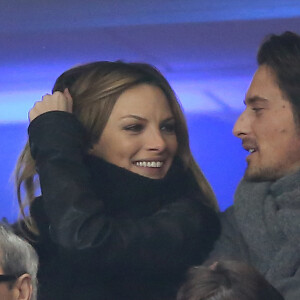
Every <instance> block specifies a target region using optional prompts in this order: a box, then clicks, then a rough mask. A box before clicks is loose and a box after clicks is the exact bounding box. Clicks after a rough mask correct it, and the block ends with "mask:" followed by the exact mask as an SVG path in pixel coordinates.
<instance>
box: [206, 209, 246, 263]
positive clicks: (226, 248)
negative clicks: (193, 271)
mask: <svg viewBox="0 0 300 300" xmlns="http://www.w3.org/2000/svg"><path fill="white" fill-rule="evenodd" d="M220 220H221V234H220V236H219V238H218V240H217V241H216V243H215V245H214V248H213V250H212V252H211V253H210V255H209V258H208V259H207V260H206V262H205V264H211V263H212V262H215V261H218V260H241V261H244V262H248V251H247V245H246V243H245V242H244V239H243V236H242V234H241V232H240V231H239V228H238V225H237V223H236V221H235V217H234V206H230V207H229V208H227V210H226V211H225V212H223V213H221V215H220Z"/></svg>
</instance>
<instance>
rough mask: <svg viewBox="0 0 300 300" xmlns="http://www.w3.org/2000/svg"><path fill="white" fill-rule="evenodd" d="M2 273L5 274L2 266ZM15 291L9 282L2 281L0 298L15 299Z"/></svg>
mask: <svg viewBox="0 0 300 300" xmlns="http://www.w3.org/2000/svg"><path fill="white" fill-rule="evenodd" d="M0 274H4V273H3V270H2V268H1V267H0ZM15 296H16V295H15V291H14V289H12V288H11V286H10V285H9V282H6V281H4V282H1V281H0V299H1V300H15V299H17V298H16V297H15Z"/></svg>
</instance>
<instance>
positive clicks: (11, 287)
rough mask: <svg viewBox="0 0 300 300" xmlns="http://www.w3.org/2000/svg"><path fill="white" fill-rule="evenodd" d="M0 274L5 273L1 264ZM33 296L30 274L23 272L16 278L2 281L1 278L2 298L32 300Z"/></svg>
mask: <svg viewBox="0 0 300 300" xmlns="http://www.w3.org/2000/svg"><path fill="white" fill-rule="evenodd" d="M0 274H1V275H8V274H4V272H3V269H2V267H1V266H0ZM31 296H32V284H31V278H30V276H29V274H26V273H25V274H23V275H21V276H20V277H18V278H17V279H16V280H14V281H13V282H12V281H2V282H1V280H0V300H30V299H31Z"/></svg>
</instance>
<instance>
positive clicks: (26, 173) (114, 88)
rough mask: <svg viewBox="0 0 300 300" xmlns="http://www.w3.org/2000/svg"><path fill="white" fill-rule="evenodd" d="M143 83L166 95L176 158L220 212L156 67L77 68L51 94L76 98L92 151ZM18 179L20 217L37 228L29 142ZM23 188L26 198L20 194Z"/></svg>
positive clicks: (102, 64) (174, 101)
mask: <svg viewBox="0 0 300 300" xmlns="http://www.w3.org/2000/svg"><path fill="white" fill-rule="evenodd" d="M143 83H146V84H150V85H154V86H157V87H159V88H161V89H162V91H163V92H164V93H165V95H166V97H167V99H168V102H169V105H170V108H171V110H172V112H173V114H174V118H175V123H176V134H177V140H178V153H177V155H178V157H179V158H181V160H182V161H183V163H184V166H185V167H186V168H187V169H190V170H191V171H192V173H193V174H194V176H195V178H196V181H197V183H198V185H199V187H200V189H201V190H202V192H203V194H204V196H205V197H204V198H203V202H204V203H205V204H206V205H208V206H210V207H212V208H213V209H214V210H216V211H217V210H218V204H217V201H216V199H215V196H214V193H213V191H212V189H211V187H210V185H209V183H208V182H207V180H206V178H205V176H204V175H203V173H202V171H201V170H200V168H199V166H198V165H197V163H196V162H195V160H194V158H193V156H192V153H191V150H190V147H189V136H188V130H187V125H186V121H185V117H184V115H183V112H182V109H181V106H180V104H179V102H178V100H177V97H176V95H175V93H174V91H173V90H172V88H171V86H170V85H169V83H168V82H167V80H166V79H165V78H164V77H163V75H162V74H161V73H160V72H159V71H158V70H157V69H155V68H154V67H153V66H151V65H149V64H143V63H125V62H121V61H116V62H107V61H99V62H94V63H89V64H85V65H82V66H77V67H74V68H72V69H70V70H67V71H66V72H64V73H63V74H62V75H61V76H60V77H58V79H57V80H56V82H55V85H54V87H53V90H52V92H54V91H61V92H63V91H64V89H65V88H68V89H69V92H70V94H71V96H72V98H73V113H74V115H75V116H76V117H77V118H78V120H79V121H80V122H81V123H82V125H83V126H84V128H85V130H86V134H87V136H86V139H87V147H91V146H92V145H93V144H94V143H96V142H97V141H98V140H99V138H100V136H101V134H102V131H103V129H104V127H105V125H106V123H107V121H108V118H109V116H110V114H111V111H112V109H113V107H114V105H115V103H116V101H117V99H118V98H119V96H120V95H121V93H123V92H124V91H125V90H127V89H129V88H131V87H133V86H136V85H138V84H143ZM15 176H16V178H15V181H16V189H17V196H18V202H19V207H20V212H21V215H22V216H23V218H24V219H25V221H26V222H27V225H28V226H29V227H33V228H34V224H33V223H32V222H33V220H31V218H30V217H29V218H28V217H26V215H25V208H26V207H28V206H29V207H30V205H31V203H32V201H33V200H34V197H35V187H36V182H37V181H38V178H37V176H36V170H35V162H34V160H33V158H32V157H31V154H30V148H29V144H28V142H27V144H26V146H25V148H24V149H23V151H22V153H21V155H20V157H19V159H18V162H17V165H16V169H15ZM23 186H24V189H25V191H24V193H25V196H24V197H23V196H22V193H21V187H23Z"/></svg>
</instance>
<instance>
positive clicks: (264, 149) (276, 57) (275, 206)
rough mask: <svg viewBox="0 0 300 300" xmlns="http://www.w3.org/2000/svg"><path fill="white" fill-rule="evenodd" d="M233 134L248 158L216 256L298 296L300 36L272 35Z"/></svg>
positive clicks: (262, 50)
mask: <svg viewBox="0 0 300 300" xmlns="http://www.w3.org/2000/svg"><path fill="white" fill-rule="evenodd" d="M257 61H258V65H259V67H258V69H257V71H256V73H255V74H254V77H253V80H252V82H251V85H250V87H249V89H248V91H247V94H246V98H245V105H246V108H245V110H244V111H243V113H242V114H241V115H240V117H239V118H238V120H237V121H236V124H235V126H234V129H233V133H234V135H235V136H236V137H238V138H240V139H241V141H242V146H243V147H244V149H245V150H246V151H248V152H249V155H248V156H247V158H246V161H247V164H248V166H247V169H246V172H245V176H244V178H243V180H242V181H241V182H240V184H239V186H238V188H237V191H236V194H235V202H234V205H233V206H231V207H230V208H229V209H227V210H226V211H225V213H223V214H222V216H221V218H222V227H223V229H222V234H221V237H220V239H219V241H218V242H217V243H216V245H215V249H214V251H213V253H212V254H211V259H212V260H214V261H216V260H220V259H235V260H242V261H244V262H247V263H248V264H251V265H253V266H254V267H255V268H256V269H258V270H259V271H260V272H261V273H262V274H263V275H264V276H265V278H266V279H267V280H269V281H270V283H271V284H273V285H274V286H275V287H276V288H277V289H278V290H279V291H280V292H281V293H282V294H283V296H284V299H286V300H296V299H300V36H298V35H296V34H294V33H291V32H285V33H284V34H282V35H271V36H269V37H268V39H266V40H265V41H264V43H263V44H262V45H261V47H260V49H259V51H258V55H257Z"/></svg>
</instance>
